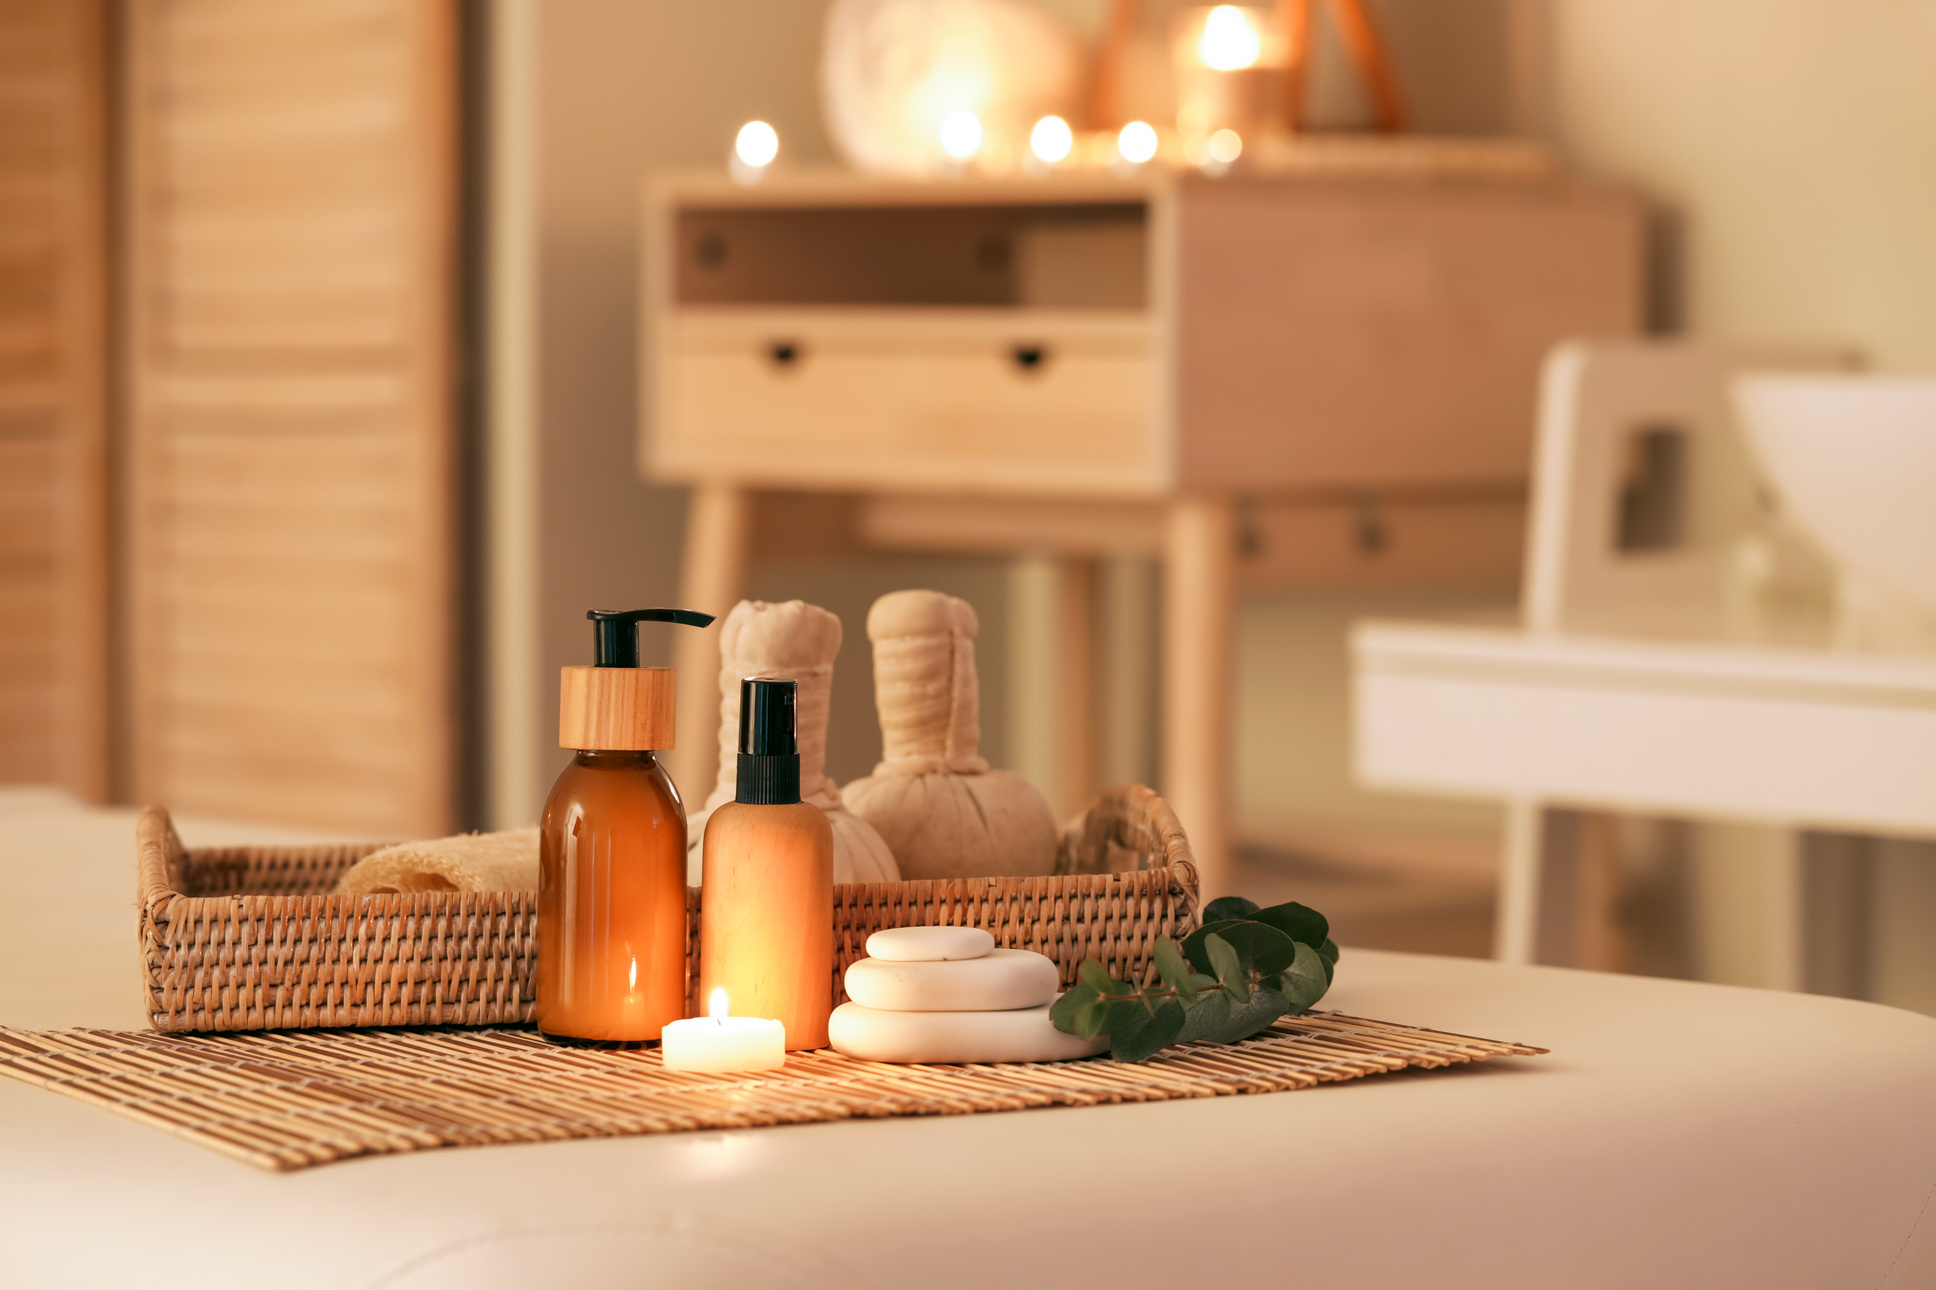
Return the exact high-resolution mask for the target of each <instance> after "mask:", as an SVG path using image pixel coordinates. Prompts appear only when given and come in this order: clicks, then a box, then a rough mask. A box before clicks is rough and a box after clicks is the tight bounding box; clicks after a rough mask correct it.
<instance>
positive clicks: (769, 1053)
mask: <svg viewBox="0 0 1936 1290" xmlns="http://www.w3.org/2000/svg"><path fill="white" fill-rule="evenodd" d="M728 1010H729V1001H728V999H727V996H726V991H724V990H714V991H713V993H712V998H711V999H710V1000H709V1001H708V1004H707V1012H708V1014H709V1015H707V1016H704V1017H688V1018H687V1019H686V1020H684V1021H671V1022H667V1023H666V1027H665V1031H664V1039H663V1041H662V1047H661V1049H660V1052H661V1054H662V1056H663V1057H664V1058H665V1064H666V1069H667V1070H675V1071H714V1072H719V1071H770V1070H778V1069H779V1068H780V1067H782V1066H784V1065H786V1027H785V1026H783V1025H781V1024H780V1023H779V1022H777V1021H769V1020H768V1019H766V1018H764V1017H733V1016H728V1015H727V1013H728Z"/></svg>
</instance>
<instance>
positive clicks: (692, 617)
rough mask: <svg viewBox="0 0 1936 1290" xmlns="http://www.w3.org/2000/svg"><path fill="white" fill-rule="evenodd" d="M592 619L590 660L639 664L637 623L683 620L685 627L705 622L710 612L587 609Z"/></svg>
mask: <svg viewBox="0 0 1936 1290" xmlns="http://www.w3.org/2000/svg"><path fill="white" fill-rule="evenodd" d="M585 617H587V618H589V619H591V620H592V663H593V665H594V666H597V667H637V666H638V665H639V624H640V623H683V624H685V625H686V626H687V627H705V626H707V625H709V624H710V623H711V622H712V620H713V616H712V615H711V614H697V613H694V612H693V611H692V610H690V609H624V610H611V609H587V610H586V611H585Z"/></svg>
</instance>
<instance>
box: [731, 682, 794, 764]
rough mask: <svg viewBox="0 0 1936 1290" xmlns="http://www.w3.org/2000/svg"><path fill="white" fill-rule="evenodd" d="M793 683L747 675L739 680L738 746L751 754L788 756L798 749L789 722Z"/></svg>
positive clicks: (790, 721) (792, 728) (791, 714)
mask: <svg viewBox="0 0 1936 1290" xmlns="http://www.w3.org/2000/svg"><path fill="white" fill-rule="evenodd" d="M798 692H799V686H798V684H797V683H795V682H793V681H788V680H782V679H781V678H779V677H774V676H749V677H745V678H743V679H742V680H741V681H740V683H739V750H740V751H741V752H743V753H751V754H752V755H753V756H755V757H791V756H793V755H794V754H796V753H798V752H799V751H800V744H799V740H798V737H797V735H796V734H795V729H794V724H793V702H794V697H795V695H796V694H798Z"/></svg>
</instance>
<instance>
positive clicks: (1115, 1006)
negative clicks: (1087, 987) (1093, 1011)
mask: <svg viewBox="0 0 1936 1290" xmlns="http://www.w3.org/2000/svg"><path fill="white" fill-rule="evenodd" d="M1103 1007H1104V1008H1105V1009H1106V1011H1105V1013H1104V1014H1103V1019H1102V1033H1103V1034H1105V1035H1108V1036H1109V1038H1110V1041H1111V1042H1112V1043H1113V1042H1115V1041H1118V1040H1120V1039H1122V1038H1123V1037H1124V1036H1125V1035H1131V1034H1134V1033H1135V1032H1136V1031H1137V1030H1139V1029H1141V1027H1142V1026H1143V1023H1145V1022H1147V1021H1148V1020H1149V1019H1150V1013H1151V1012H1152V1011H1154V1009H1153V1008H1152V1007H1151V1006H1150V1005H1149V1004H1147V1003H1145V1002H1144V1001H1143V996H1142V995H1141V994H1138V995H1137V996H1136V997H1135V998H1133V999H1115V1000H1110V1001H1106V1002H1105V1003H1104V1004H1103Z"/></svg>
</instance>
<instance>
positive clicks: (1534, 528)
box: [1494, 339, 1858, 966]
mask: <svg viewBox="0 0 1936 1290" xmlns="http://www.w3.org/2000/svg"><path fill="white" fill-rule="evenodd" d="M1857 364H1858V359H1857V357H1856V355H1854V354H1853V353H1851V352H1850V351H1848V350H1846V349H1841V348H1836V347H1830V346H1821V345H1816V346H1793V345H1790V346H1769V345H1726V344H1712V343H1700V342H1691V341H1678V340H1644V339H1632V340H1630V339H1620V340H1576V341H1569V342H1566V343H1564V344H1561V345H1558V346H1556V347H1554V349H1553V350H1552V351H1551V353H1549V354H1548V355H1547V359H1546V363H1545V365H1544V367H1543V369H1542V371H1541V374H1540V402H1539V422H1538V430H1537V438H1536V441H1535V446H1534V461H1533V491H1532V507H1531V512H1530V514H1529V517H1528V522H1527V534H1526V572H1525V575H1524V580H1523V582H1522V584H1521V591H1520V615H1521V621H1522V623H1523V625H1524V627H1525V628H1526V629H1527V630H1528V631H1530V632H1533V633H1560V632H1567V633H1572V634H1576V635H1579V634H1584V635H1630V634H1644V635H1655V634H1659V635H1670V636H1679V637H1687V636H1697V637H1709V638H1713V637H1718V638H1723V639H1725V638H1729V637H1735V636H1740V635H1743V634H1744V633H1745V634H1748V635H1753V634H1754V628H1755V624H1754V623H1752V622H1744V621H1742V618H1743V615H1742V614H1741V613H1740V612H1739V611H1740V608H1741V606H1740V605H1739V602H1738V600H1737V598H1736V597H1735V596H1733V595H1731V594H1730V593H1731V590H1732V589H1731V587H1730V586H1729V579H1730V572H1731V566H1732V565H1733V564H1734V563H1735V561H1736V559H1737V556H1738V555H1739V543H1740V542H1741V540H1742V538H1743V537H1744V535H1745V534H1747V533H1748V531H1749V530H1750V529H1751V528H1752V527H1753V526H1755V525H1756V524H1757V523H1758V522H1765V521H1766V519H1767V518H1768V517H1767V515H1766V503H1765V500H1764V495H1763V493H1762V492H1761V490H1760V488H1759V487H1758V485H1757V482H1756V479H1755V475H1754V471H1753V468H1752V466H1751V464H1750V462H1749V458H1748V454H1747V450H1746V447H1745V445H1744V442H1743V439H1742V436H1741V432H1740V430H1739V428H1738V427H1737V426H1736V424H1735V417H1734V412H1733V406H1732V403H1731V401H1730V397H1729V389H1730V383H1731V381H1732V379H1733V378H1734V377H1735V376H1736V375H1738V374H1740V373H1742V372H1749V371H1771V370H1778V371H1833V370H1842V369H1847V368H1851V367H1854V366H1856V365H1857ZM1581 736H1582V737H1583V738H1591V737H1592V734H1591V732H1589V731H1584V730H1583V731H1582V732H1581ZM1569 823H1570V826H1571V827H1570V828H1562V829H1561V830H1560V831H1561V832H1565V833H1570V835H1571V836H1570V838H1569V839H1568V841H1569V842H1570V843H1571V850H1572V852H1573V860H1574V865H1573V870H1574V872H1573V874H1572V875H1571V876H1572V884H1571V885H1572V888H1573V890H1572V891H1571V892H1570V893H1568V894H1570V896H1571V900H1570V901H1562V902H1554V901H1550V900H1549V901H1548V902H1547V904H1548V905H1549V906H1551V905H1553V904H1555V903H1560V904H1571V905H1573V906H1574V909H1573V910H1572V911H1571V913H1572V914H1573V922H1574V927H1575V932H1574V939H1575V941H1576V946H1575V949H1576V954H1577V956H1578V957H1579V958H1580V959H1582V960H1583V961H1584V963H1586V964H1590V965H1594V966H1602V965H1607V963H1606V960H1608V959H1609V957H1610V956H1612V955H1615V954H1617V951H1615V950H1610V949H1609V948H1608V942H1609V940H1610V938H1611V937H1613V936H1615V935H1617V933H1614V932H1612V931H1611V930H1610V929H1609V927H1608V922H1609V919H1608V918H1607V917H1606V914H1607V912H1608V911H1611V910H1612V909H1613V908H1614V907H1615V905H1616V903H1617V900H1618V891H1617V882H1618V874H1617V869H1618V857H1617V855H1616V854H1615V844H1614V841H1613V838H1612V836H1611V830H1610V823H1611V822H1610V821H1609V820H1606V819H1604V818H1602V819H1597V820H1596V819H1590V818H1589V819H1585V820H1581V819H1577V818H1576V819H1574V820H1572V821H1570V822H1569ZM1548 824H1549V822H1548V820H1547V809H1546V803H1545V802H1543V801H1542V800H1541V799H1540V798H1538V797H1533V796H1520V797H1514V798H1511V799H1508V801H1507V804H1506V840H1505V855H1504V857H1503V859H1504V864H1503V866H1502V869H1501V881H1500V893H1499V915H1498V920H1497V924H1496V930H1495V934H1494V935H1495V953H1496V955H1497V957H1499V958H1500V959H1502V960H1504V961H1506V962H1511V963H1530V962H1533V961H1535V958H1536V952H1537V946H1538V943H1539V937H1540V909H1541V891H1540V885H1541V877H1542V872H1543V870H1544V869H1545V868H1546V867H1547V866H1546V864H1545V863H1544V861H1545V852H1546V850H1547V844H1548V837H1549V828H1548ZM1764 849H1765V848H1764ZM1790 957H1794V956H1793V955H1790ZM1596 959H1599V960H1602V961H1601V962H1599V963H1596V962H1595V960H1596Z"/></svg>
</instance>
